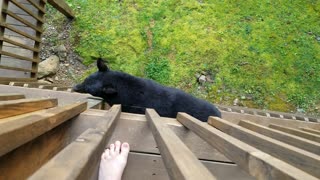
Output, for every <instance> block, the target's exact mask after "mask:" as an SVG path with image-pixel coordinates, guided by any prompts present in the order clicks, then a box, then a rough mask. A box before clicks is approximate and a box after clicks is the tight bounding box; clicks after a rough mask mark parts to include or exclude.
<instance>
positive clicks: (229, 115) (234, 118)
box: [221, 111, 320, 131]
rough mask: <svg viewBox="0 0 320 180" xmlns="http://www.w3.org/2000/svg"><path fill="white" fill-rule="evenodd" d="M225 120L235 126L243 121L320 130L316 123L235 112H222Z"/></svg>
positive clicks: (318, 124)
mask: <svg viewBox="0 0 320 180" xmlns="http://www.w3.org/2000/svg"><path fill="white" fill-rule="evenodd" d="M221 114H222V117H223V119H226V120H228V121H231V122H233V123H235V124H238V123H239V122H240V121H241V120H244V119H245V120H247V121H251V122H254V123H257V124H261V125H263V126H269V124H278V125H281V126H285V127H291V128H299V127H307V128H311V129H315V130H318V131H319V130H320V123H314V122H303V121H294V120H288V119H279V118H274V117H264V116H255V115H251V114H239V113H233V112H225V111H222V112H221Z"/></svg>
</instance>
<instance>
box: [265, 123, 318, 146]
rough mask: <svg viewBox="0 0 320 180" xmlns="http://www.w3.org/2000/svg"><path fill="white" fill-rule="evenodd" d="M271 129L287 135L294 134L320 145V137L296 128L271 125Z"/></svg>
mask: <svg viewBox="0 0 320 180" xmlns="http://www.w3.org/2000/svg"><path fill="white" fill-rule="evenodd" d="M269 127H270V128H272V129H277V130H279V131H283V132H286V133H289V134H292V135H295V136H299V137H302V138H305V139H309V140H311V141H315V142H319V143H320V135H316V134H313V133H309V132H305V131H301V130H298V129H294V128H288V127H283V126H279V125H276V124H270V125H269Z"/></svg>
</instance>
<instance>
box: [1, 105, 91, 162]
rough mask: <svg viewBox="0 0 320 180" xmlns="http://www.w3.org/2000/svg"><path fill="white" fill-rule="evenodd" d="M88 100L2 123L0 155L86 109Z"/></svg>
mask: <svg viewBox="0 0 320 180" xmlns="http://www.w3.org/2000/svg"><path fill="white" fill-rule="evenodd" d="M86 108H87V103H86V102H81V103H76V104H71V105H67V106H63V107H56V108H52V109H47V110H43V111H39V112H38V113H32V115H29V116H28V115H22V116H21V117H20V118H19V117H16V118H14V119H13V120H8V121H6V120H4V122H2V123H0V144H1V146H0V156H2V155H4V154H6V153H8V152H10V151H11V150H13V149H14V148H17V147H19V146H21V145H22V144H24V143H26V142H28V141H31V140H32V139H34V138H36V137H38V136H40V135H41V134H43V133H45V132H47V131H49V130H51V129H52V128H54V127H56V126H58V125H60V124H61V123H63V122H65V121H67V120H69V119H71V118H72V117H74V116H76V115H78V114H80V113H81V112H83V111H85V110H86Z"/></svg>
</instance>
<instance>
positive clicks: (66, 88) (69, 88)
mask: <svg viewBox="0 0 320 180" xmlns="http://www.w3.org/2000/svg"><path fill="white" fill-rule="evenodd" d="M71 89H72V87H70V86H65V87H53V89H52V90H54V91H67V90H70V91H71Z"/></svg>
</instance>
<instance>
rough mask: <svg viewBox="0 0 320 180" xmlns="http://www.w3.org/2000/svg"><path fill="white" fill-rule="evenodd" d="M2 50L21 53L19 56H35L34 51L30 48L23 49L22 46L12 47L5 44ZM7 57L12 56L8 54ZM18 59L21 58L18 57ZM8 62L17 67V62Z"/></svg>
mask: <svg viewBox="0 0 320 180" xmlns="http://www.w3.org/2000/svg"><path fill="white" fill-rule="evenodd" d="M2 51H5V52H8V53H11V54H16V55H19V56H24V57H27V58H33V56H32V54H33V51H30V50H27V49H22V48H19V47H12V46H6V45H4V46H3V47H2ZM4 57H5V56H4ZM6 58H10V57H8V56H7V57H6ZM11 59H12V58H11ZM17 60H20V59H17ZM17 60H16V61H17ZM7 64H10V66H12V67H16V66H15V64H12V63H7ZM30 69H31V68H30Z"/></svg>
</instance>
